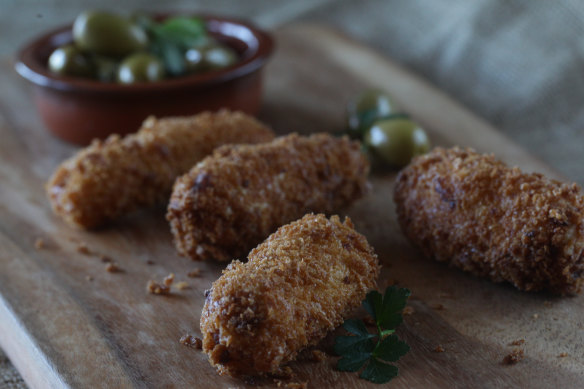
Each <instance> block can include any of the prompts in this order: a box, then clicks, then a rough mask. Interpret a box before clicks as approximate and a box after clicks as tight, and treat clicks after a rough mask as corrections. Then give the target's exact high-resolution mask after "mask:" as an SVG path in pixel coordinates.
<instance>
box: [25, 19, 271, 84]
mask: <svg viewBox="0 0 584 389" xmlns="http://www.w3.org/2000/svg"><path fill="white" fill-rule="evenodd" d="M154 16H155V17H156V18H164V17H166V16H169V14H155V15H154ZM193 16H197V17H201V18H202V19H203V20H205V23H206V27H207V30H208V31H209V32H210V33H211V34H213V35H215V36H220V37H221V36H222V37H224V38H228V39H234V40H238V41H240V42H243V43H244V44H245V45H246V49H245V51H244V52H243V53H240V60H239V61H238V62H237V63H236V64H234V65H233V66H231V67H228V68H225V69H221V70H216V71H209V72H204V73H199V74H193V75H186V76H180V77H177V78H171V79H166V80H162V81H157V82H150V83H137V84H129V85H123V84H117V83H106V82H101V81H98V80H91V79H83V78H79V77H68V76H59V75H56V74H53V73H51V72H50V71H49V69H48V68H47V65H46V60H47V58H48V56H49V55H50V53H51V52H52V51H53V50H54V49H55V48H56V47H57V46H61V45H63V44H66V43H69V42H71V41H72V32H71V25H67V26H62V27H59V28H57V29H54V30H52V31H49V32H47V33H45V34H43V35H42V36H40V37H39V38H36V39H35V40H33V41H32V42H30V43H29V44H27V45H26V46H25V47H24V48H22V49H21V50H20V51H19V52H18V54H17V63H16V65H15V68H16V71H17V72H18V73H19V74H20V75H21V76H22V77H24V78H25V79H27V80H29V81H30V82H32V83H33V84H35V85H37V86H40V87H45V88H50V89H56V90H60V91H67V92H81V93H116V94H133V93H147V92H164V91H171V90H180V89H189V88H196V87H208V86H212V85H216V84H222V83H225V82H228V81H231V80H234V79H237V78H240V77H243V76H245V75H247V74H250V73H253V72H255V71H256V70H258V69H259V68H261V67H262V66H263V65H264V63H265V62H266V60H267V59H268V58H269V57H270V55H271V54H272V52H273V49H274V40H273V38H272V37H271V36H270V34H268V33H267V32H265V31H263V30H261V29H259V28H257V27H255V26H254V25H253V24H251V23H249V22H245V21H241V20H237V19H232V18H223V17H219V16H212V15H193Z"/></svg>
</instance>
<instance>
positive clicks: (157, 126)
mask: <svg viewBox="0 0 584 389" xmlns="http://www.w3.org/2000/svg"><path fill="white" fill-rule="evenodd" d="M273 137H274V135H273V133H272V131H271V130H269V129H268V128H267V127H266V126H264V125H263V124H261V123H260V122H258V121H257V120H255V119H254V118H252V117H250V116H247V115H245V114H243V113H241V112H229V111H226V110H223V111H220V112H218V113H210V112H205V113H201V114H198V115H195V116H192V117H175V118H165V119H156V118H154V117H150V118H148V119H146V120H145V121H144V124H143V125H142V128H141V129H140V130H139V131H138V132H137V133H135V134H131V135H128V136H125V137H124V138H120V136H118V135H112V136H110V137H109V138H107V139H106V140H105V141H103V142H102V141H97V140H95V141H93V143H92V144H91V145H90V146H88V147H86V148H84V149H82V150H81V151H79V152H78V153H77V154H76V155H75V156H73V157H72V158H71V159H69V160H67V161H65V162H63V163H62V164H61V165H60V166H59V167H58V168H57V170H56V171H55V173H54V174H53V176H52V177H51V178H50V180H49V182H48V183H47V194H48V197H49V200H50V202H51V206H52V208H53V210H54V212H55V213H56V214H57V215H59V216H61V217H62V218H63V219H64V220H65V221H67V222H68V223H69V224H71V225H74V226H77V227H81V228H94V227H98V226H100V225H103V224H104V223H106V222H108V221H110V220H113V219H116V218H118V217H119V216H121V215H123V214H126V213H128V212H131V211H133V210H135V209H137V208H140V207H148V206H152V205H154V204H156V203H161V202H164V201H167V200H168V196H169V194H170V191H171V188H172V184H173V182H174V180H175V178H176V177H177V176H179V175H181V174H183V173H185V172H186V171H188V170H189V169H190V168H191V167H192V166H193V165H194V164H195V163H197V162H198V161H200V160H201V159H203V158H204V157H206V156H207V155H209V154H211V153H212V152H213V150H214V149H215V148H217V147H219V146H221V145H224V144H228V143H258V142H265V141H269V140H271V139H273Z"/></svg>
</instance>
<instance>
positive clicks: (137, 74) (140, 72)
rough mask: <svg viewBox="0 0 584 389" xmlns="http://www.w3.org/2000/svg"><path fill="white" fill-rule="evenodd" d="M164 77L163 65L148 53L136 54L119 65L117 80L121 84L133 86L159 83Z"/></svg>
mask: <svg viewBox="0 0 584 389" xmlns="http://www.w3.org/2000/svg"><path fill="white" fill-rule="evenodd" d="M164 76H165V71H164V64H163V63H162V61H161V60H160V59H158V58H157V57H155V56H153V55H151V54H148V53H136V54H132V55H130V56H129V57H127V58H125V59H124V60H123V61H122V63H120V67H119V68H118V77H117V80H118V82H119V83H121V84H133V83H136V82H153V81H160V80H162V79H164Z"/></svg>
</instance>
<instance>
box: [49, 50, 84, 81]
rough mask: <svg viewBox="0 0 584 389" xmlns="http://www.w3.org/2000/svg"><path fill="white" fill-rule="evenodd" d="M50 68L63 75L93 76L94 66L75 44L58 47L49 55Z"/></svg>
mask: <svg viewBox="0 0 584 389" xmlns="http://www.w3.org/2000/svg"><path fill="white" fill-rule="evenodd" d="M49 70H50V71H51V72H53V73H57V74H60V75H62V76H77V77H93V74H94V68H93V66H92V64H91V62H90V61H89V60H88V59H87V57H86V56H85V55H83V53H82V52H81V51H80V50H79V49H78V48H76V47H75V46H73V45H66V46H61V47H59V48H57V49H56V50H55V51H53V53H52V54H51V56H50V57H49Z"/></svg>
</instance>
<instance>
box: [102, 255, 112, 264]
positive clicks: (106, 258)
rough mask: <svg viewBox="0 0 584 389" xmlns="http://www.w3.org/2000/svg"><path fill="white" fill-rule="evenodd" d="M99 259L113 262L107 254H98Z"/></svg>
mask: <svg viewBox="0 0 584 389" xmlns="http://www.w3.org/2000/svg"><path fill="white" fill-rule="evenodd" d="M99 259H101V261H102V262H104V263H108V262H113V260H112V259H111V258H110V257H108V256H107V255H100V256H99Z"/></svg>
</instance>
